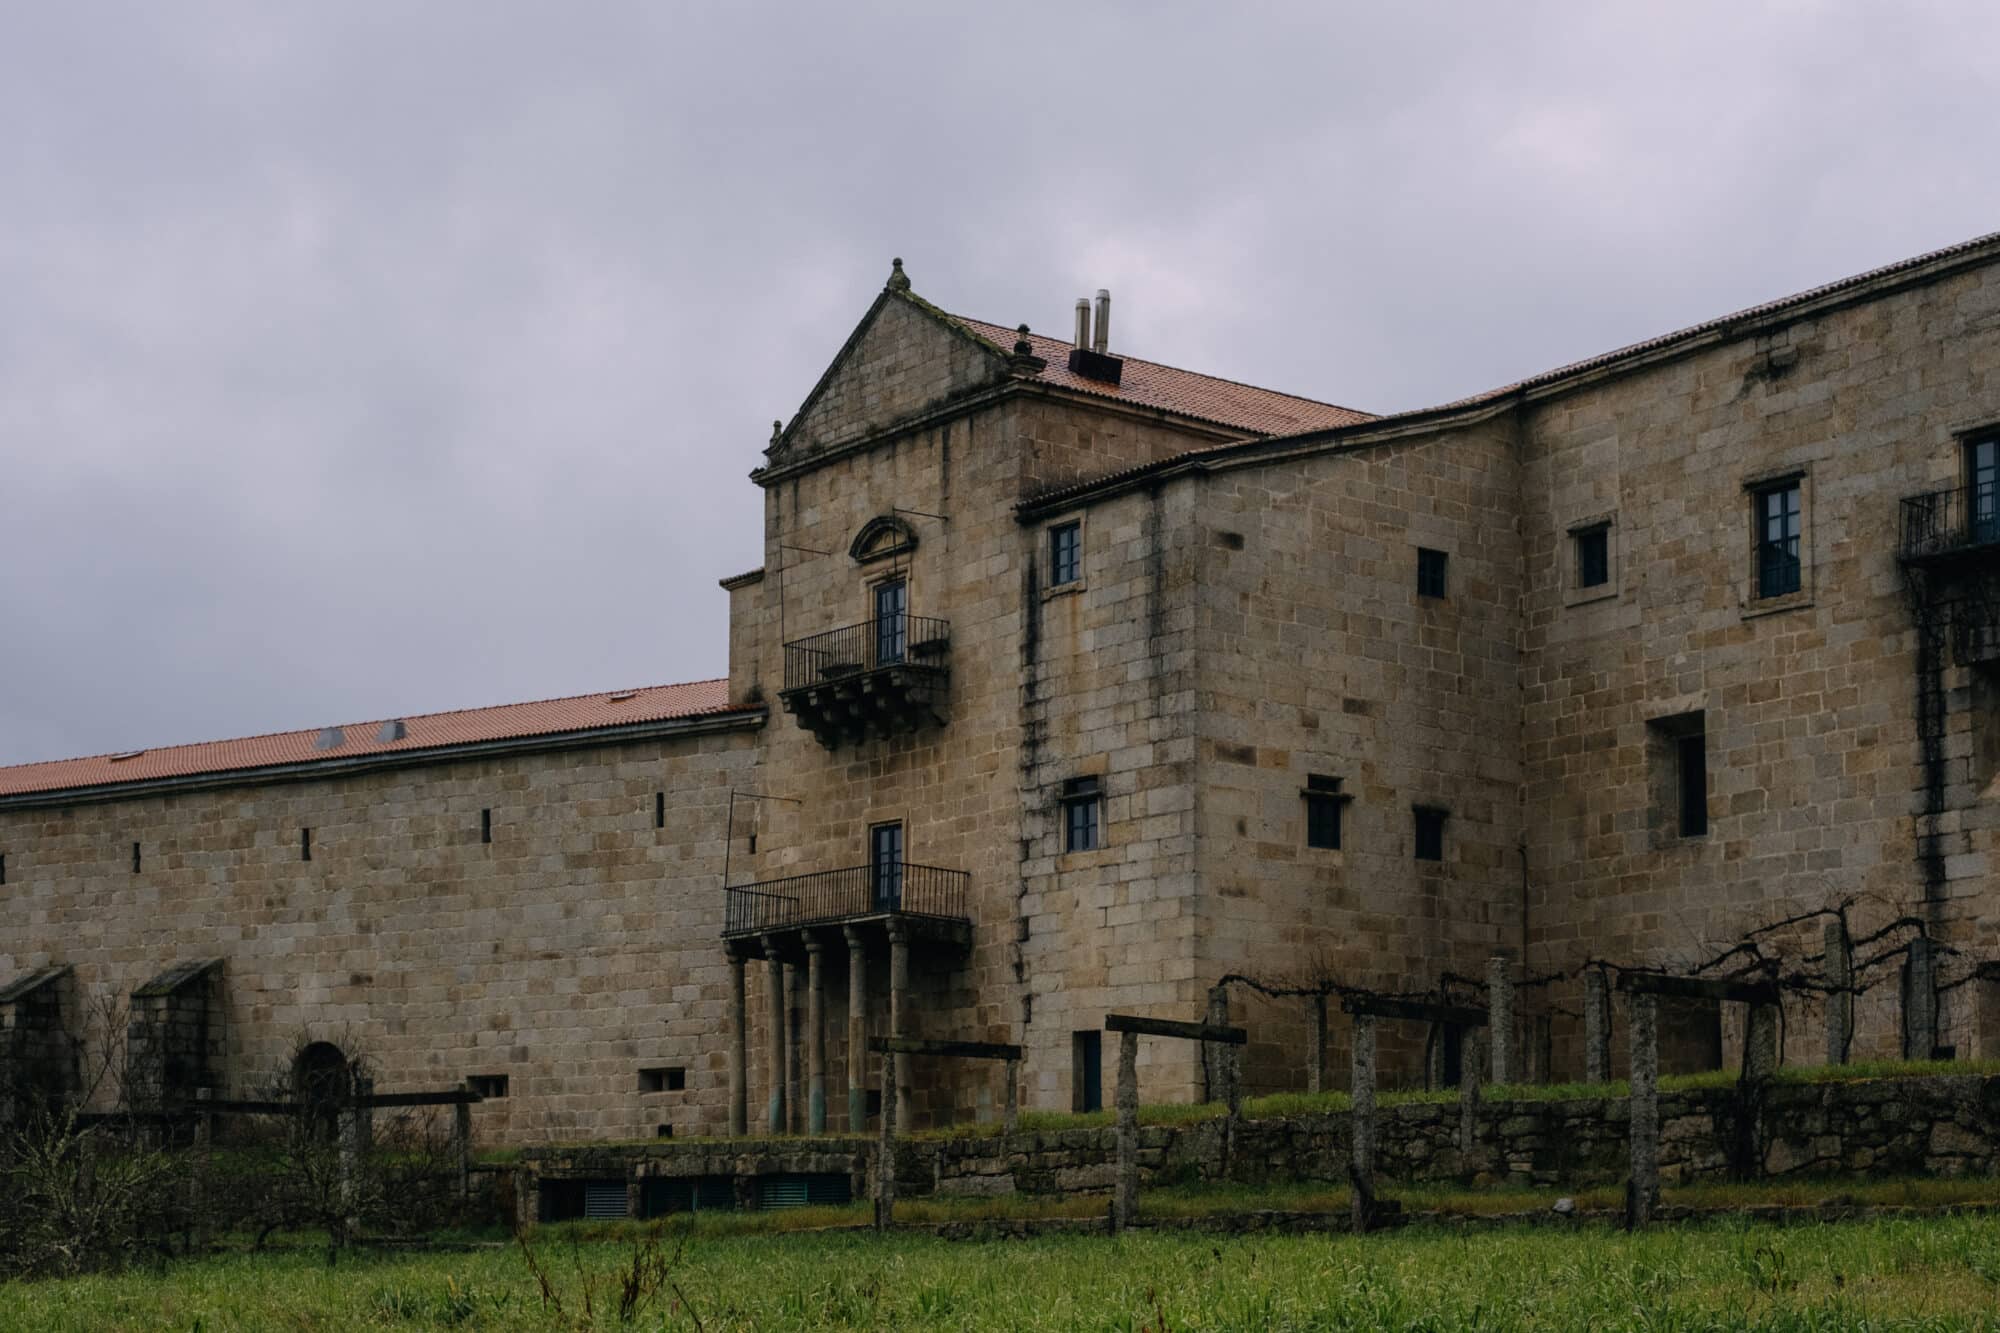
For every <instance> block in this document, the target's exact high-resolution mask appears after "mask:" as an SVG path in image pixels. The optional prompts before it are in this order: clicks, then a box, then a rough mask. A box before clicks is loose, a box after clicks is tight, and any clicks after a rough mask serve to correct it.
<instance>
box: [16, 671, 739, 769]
mask: <svg viewBox="0 0 2000 1333" xmlns="http://www.w3.org/2000/svg"><path fill="white" fill-rule="evenodd" d="M728 682H729V677H727V676H708V677H704V678H703V679H701V680H677V681H670V682H668V683H667V684H664V685H639V686H634V687H633V688H632V690H631V693H633V694H642V693H645V692H648V691H651V690H678V689H688V688H691V687H693V686H697V685H726V684H728ZM624 693H626V691H625V690H623V689H610V690H584V691H582V692H581V693H578V694H559V695H554V696H552V697H550V698H547V699H516V700H513V701H512V702H510V703H502V704H480V705H477V706H475V707H470V708H441V709H438V710H437V711H435V712H430V713H384V714H383V715H382V716H380V717H371V718H362V719H360V720H358V721H354V722H324V723H321V724H320V725H318V726H306V727H284V728H281V729H279V730H277V731H256V732H251V733H250V734H248V735H245V736H215V737H211V738H209V739H208V740H203V741H174V742H172V743H171V744H167V745H147V746H142V747H140V748H137V749H131V750H105V751H103V752H102V753H99V754H70V755H63V756H61V757H60V758H56V759H29V760H25V761H23V762H21V763H16V764H0V774H4V773H11V772H14V771H16V770H18V769H23V768H43V767H47V766H48V765H51V764H85V763H89V762H91V761H92V760H100V759H101V760H106V761H109V760H112V759H116V758H118V757H120V756H122V755H135V756H136V755H145V754H160V753H162V752H165V751H168V750H198V749H200V748H202V747H203V746H208V745H241V744H244V743H246V742H249V741H267V740H275V739H276V738H278V737H280V736H303V735H305V734H306V733H307V732H311V731H324V730H326V729H327V728H329V727H339V728H340V729H341V730H343V731H345V730H348V729H349V728H353V727H369V726H377V725H380V724H381V723H384V722H420V721H424V720H426V719H429V718H439V717H457V716H460V715H462V714H465V713H491V712H495V711H497V710H499V709H502V708H535V707H539V706H542V705H545V704H563V703H573V702H575V701H576V700H579V699H589V698H591V697H593V696H596V695H609V694H624ZM410 739H414V738H410Z"/></svg>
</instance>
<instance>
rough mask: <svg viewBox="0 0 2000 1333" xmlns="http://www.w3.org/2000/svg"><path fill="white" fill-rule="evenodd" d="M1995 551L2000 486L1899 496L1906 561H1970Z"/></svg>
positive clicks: (1999, 532)
mask: <svg viewBox="0 0 2000 1333" xmlns="http://www.w3.org/2000/svg"><path fill="white" fill-rule="evenodd" d="M1996 550H2000V485H1995V484H1992V483H1987V484H1983V485H1977V486H1955V487H1952V488H1951V489H1950V490H1943V491H1927V492H1925V493H1924V494H1922V495H1910V496H1905V497H1904V499H1903V532H1902V545H1901V548H1900V550H1899V552H1898V554H1900V555H1901V557H1902V559H1903V561H1904V562H1905V563H1909V564H1949V563H1955V562H1960V561H1963V562H1967V563H1974V562H1980V561H1984V560H1986V559H1990V558H1991V557H1992V556H1993V554H1994V553H1995V551H1996Z"/></svg>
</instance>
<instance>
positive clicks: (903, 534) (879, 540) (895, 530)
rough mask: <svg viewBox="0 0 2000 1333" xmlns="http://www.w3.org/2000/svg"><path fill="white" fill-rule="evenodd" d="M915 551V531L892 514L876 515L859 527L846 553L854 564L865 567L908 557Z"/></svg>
mask: <svg viewBox="0 0 2000 1333" xmlns="http://www.w3.org/2000/svg"><path fill="white" fill-rule="evenodd" d="M916 549H917V533H916V529H914V528H912V527H911V526H910V525H909V524H908V523H905V522H904V521H903V520H902V519H900V518H897V517H896V516H895V515H894V514H878V515H876V516H875V517H874V518H871V519H869V520H868V521H867V522H866V523H864V524H862V525H861V531H859V532H857V533H855V534H854V542H853V544H852V545H851V546H849V547H848V548H847V553H848V554H849V555H851V556H853V557H854V560H855V563H856V564H862V565H865V564H868V563H869V562H871V561H875V560H886V559H888V558H889V557H890V556H897V555H908V554H909V553H910V552H912V551H914V550H916Z"/></svg>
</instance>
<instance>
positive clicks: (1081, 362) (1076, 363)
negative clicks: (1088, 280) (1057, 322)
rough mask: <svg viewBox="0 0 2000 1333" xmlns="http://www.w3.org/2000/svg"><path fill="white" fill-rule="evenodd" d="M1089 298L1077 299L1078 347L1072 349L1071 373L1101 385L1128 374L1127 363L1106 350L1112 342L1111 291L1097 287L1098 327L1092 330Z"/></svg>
mask: <svg viewBox="0 0 2000 1333" xmlns="http://www.w3.org/2000/svg"><path fill="white" fill-rule="evenodd" d="M1091 322H1092V321H1091V318H1090V298H1089V297H1087V296H1079V297H1077V298H1076V346H1074V347H1072V348H1070V351H1069V369H1070V373H1071V374H1072V375H1081V376H1082V377H1083V378H1085V379H1087V380H1096V381H1098V382H1099V383H1101V384H1116V383H1118V382H1119V380H1120V378H1121V377H1122V376H1123V375H1124V373H1125V363H1124V362H1123V361H1122V360H1120V359H1119V358H1117V357H1115V356H1113V355H1111V353H1110V352H1108V351H1106V350H1105V349H1106V348H1107V347H1108V346H1110V344H1111V293H1110V292H1108V291H1106V290H1104V288H1102V287H1100V288H1098V289H1097V320H1096V324H1097V327H1096V329H1095V331H1094V332H1093V330H1092V328H1091Z"/></svg>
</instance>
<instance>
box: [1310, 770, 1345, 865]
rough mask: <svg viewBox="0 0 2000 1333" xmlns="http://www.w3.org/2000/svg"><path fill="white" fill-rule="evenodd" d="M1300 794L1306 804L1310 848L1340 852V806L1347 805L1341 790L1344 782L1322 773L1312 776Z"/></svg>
mask: <svg viewBox="0 0 2000 1333" xmlns="http://www.w3.org/2000/svg"><path fill="white" fill-rule="evenodd" d="M1299 795H1300V796H1301V797H1303V798H1304V800H1305V803H1306V846H1308V847H1318V848H1322V849H1325V850H1328V851H1339V850H1340V807H1341V806H1342V805H1344V804H1346V803H1347V797H1346V796H1345V795H1343V794H1342V793H1341V790H1340V779H1339V778H1335V777H1328V776H1326V775H1325V774H1322V773H1312V774H1308V775H1307V777H1306V785H1305V787H1304V788H1303V789H1302V790H1301V791H1300V793H1299Z"/></svg>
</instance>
